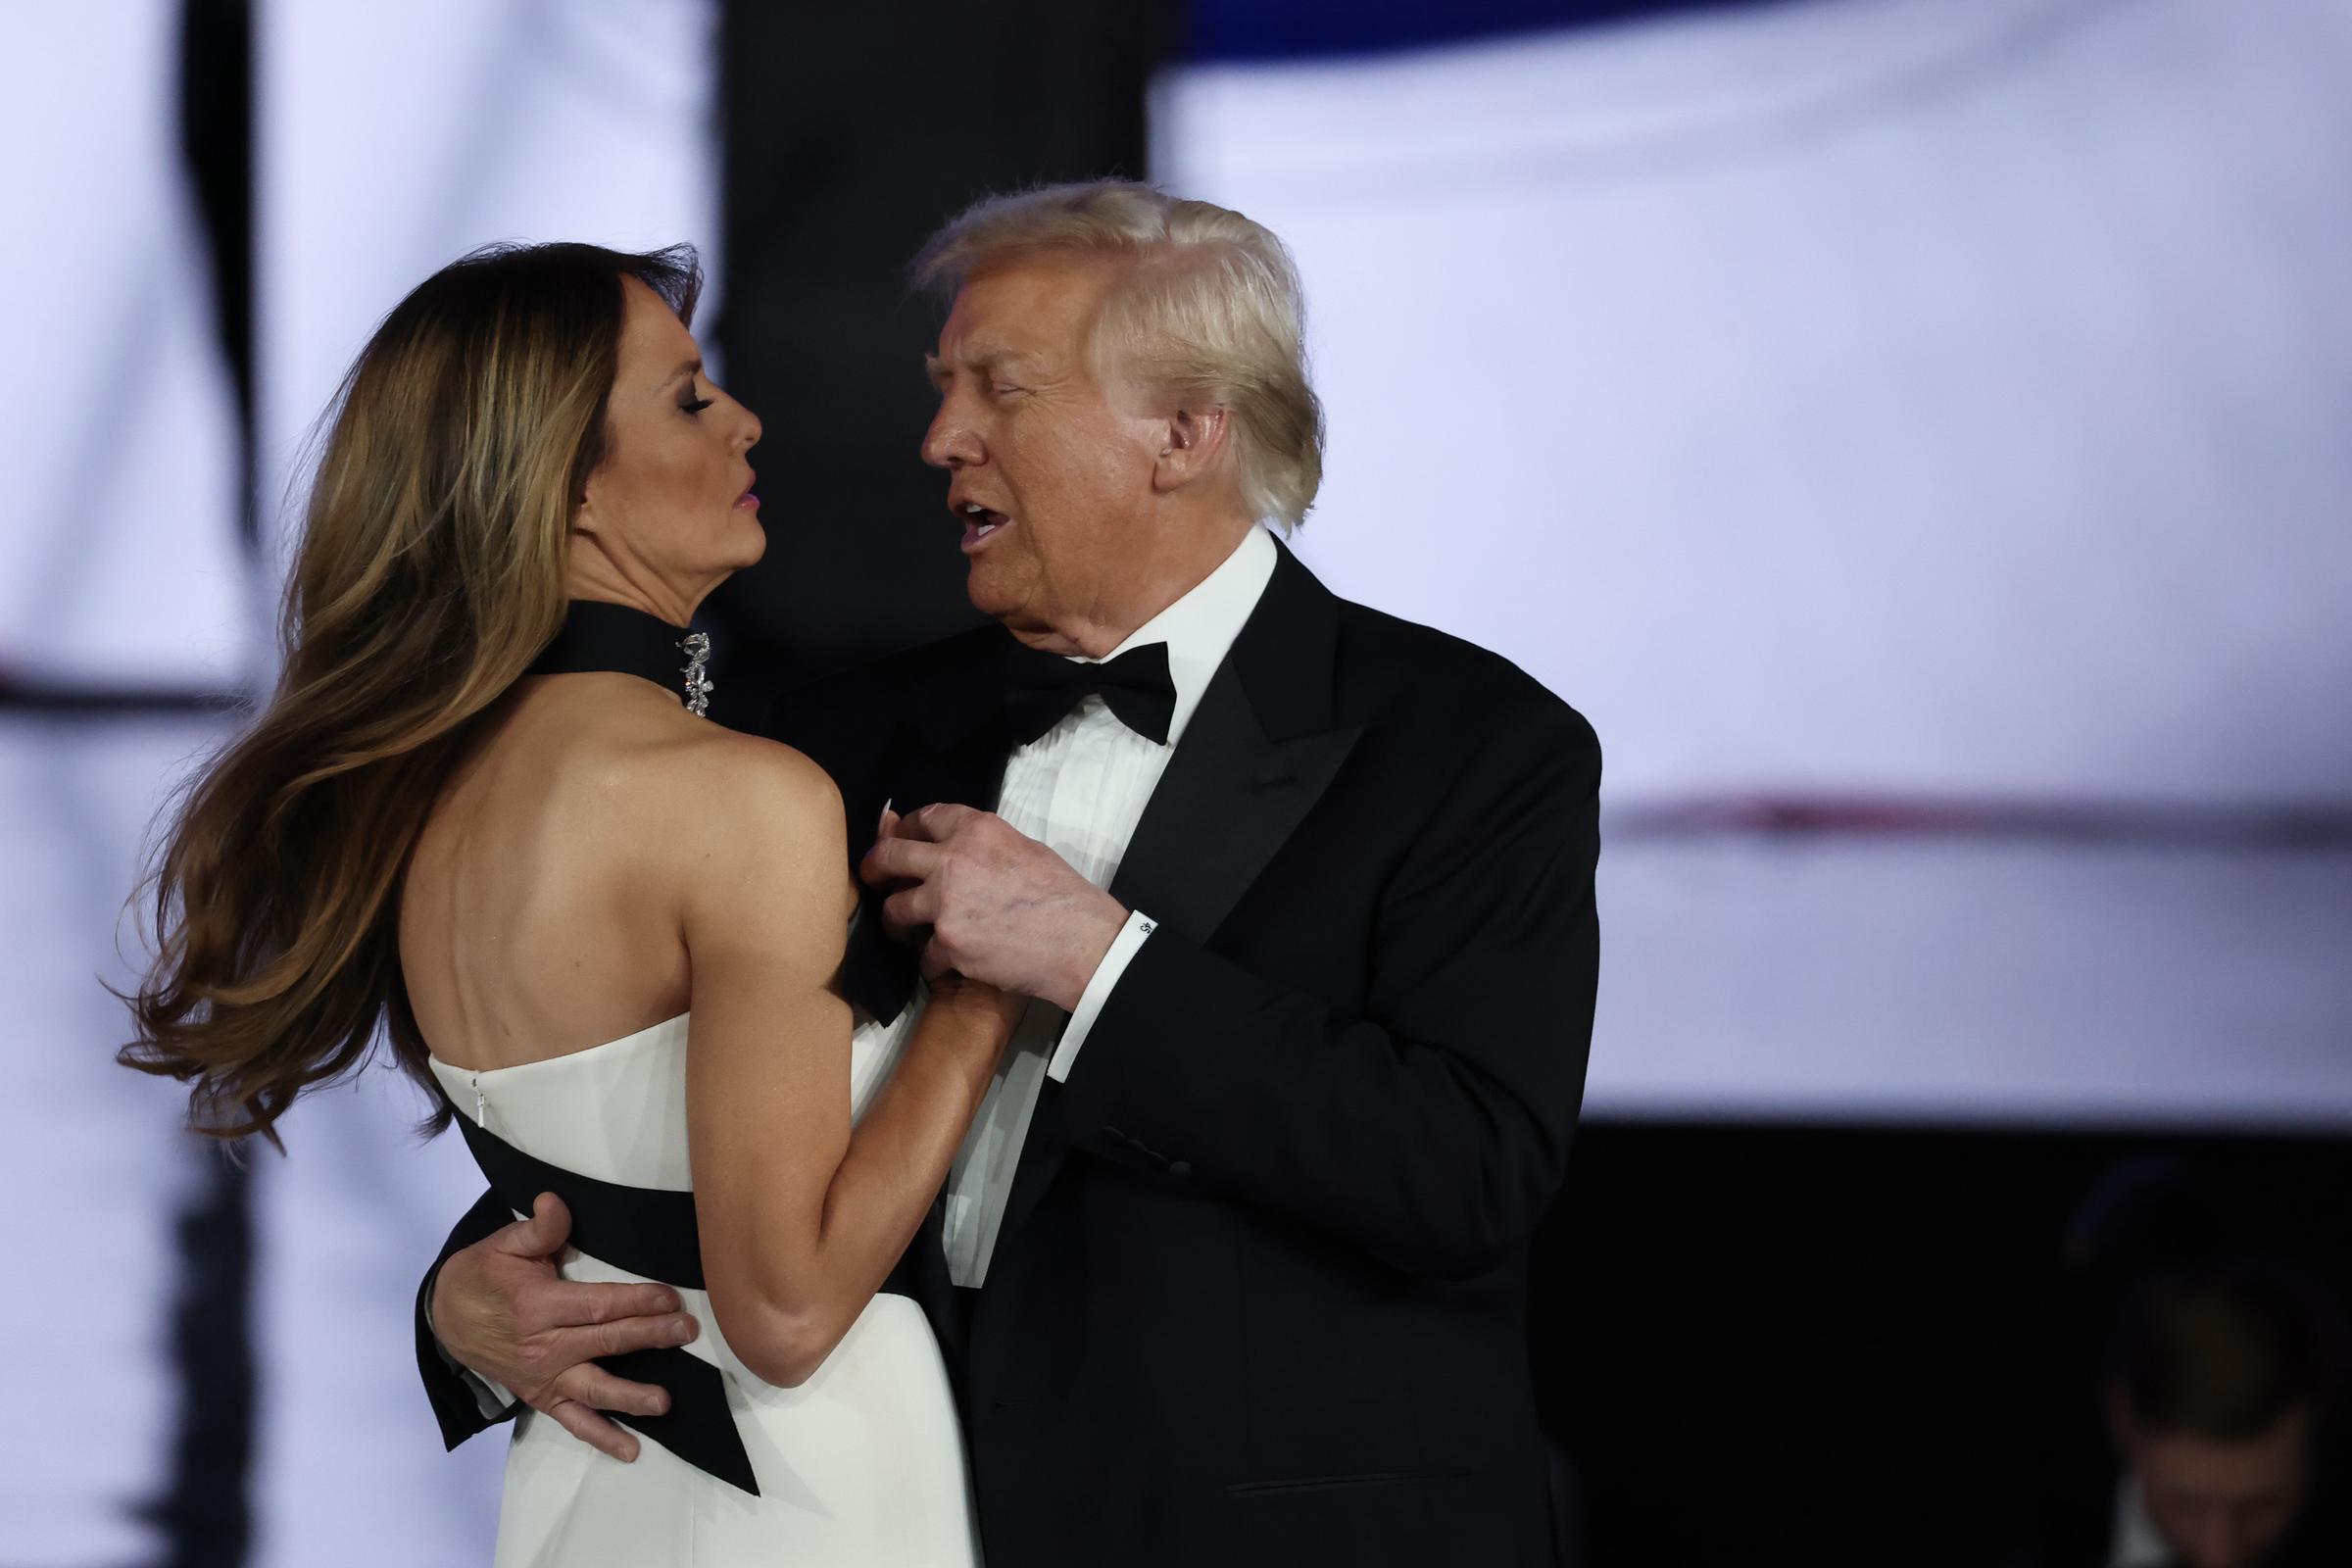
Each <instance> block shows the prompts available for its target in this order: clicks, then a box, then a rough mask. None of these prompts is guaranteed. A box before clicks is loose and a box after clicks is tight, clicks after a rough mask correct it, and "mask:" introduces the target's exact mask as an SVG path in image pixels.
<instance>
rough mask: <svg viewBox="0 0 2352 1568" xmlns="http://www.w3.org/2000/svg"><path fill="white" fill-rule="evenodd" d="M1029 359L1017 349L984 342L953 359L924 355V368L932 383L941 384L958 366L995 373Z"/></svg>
mask: <svg viewBox="0 0 2352 1568" xmlns="http://www.w3.org/2000/svg"><path fill="white" fill-rule="evenodd" d="M1027 359H1028V356H1026V355H1024V354H1022V353H1021V352H1020V351H1019V350H1017V349H1010V348H1005V347H1002V346H999V345H997V344H982V345H979V346H976V347H973V348H968V349H965V350H964V351H963V352H962V353H960V354H957V355H956V356H955V358H954V359H952V360H946V359H942V358H940V357H939V356H938V355H936V354H926V355H924V356H923V370H924V372H925V373H926V374H928V375H929V376H930V377H931V384H932V385H933V386H939V385H942V384H943V383H945V382H946V380H947V378H948V376H949V375H950V374H951V373H952V372H953V371H954V370H955V368H956V367H958V366H961V367H963V368H968V369H973V370H978V371H980V372H981V373H982V374H984V375H985V374H993V373H994V372H996V371H998V370H1001V369H1004V368H1005V367H1007V366H1013V367H1018V366H1021V365H1023V364H1025V363H1026V362H1027Z"/></svg>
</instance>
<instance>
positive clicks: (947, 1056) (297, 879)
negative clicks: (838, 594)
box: [123, 245, 1021, 1568]
mask: <svg viewBox="0 0 2352 1568" xmlns="http://www.w3.org/2000/svg"><path fill="white" fill-rule="evenodd" d="M697 281H698V279H697V275H696V273H695V270H694V266H693V258H692V255H691V253H689V252H682V251H679V252H662V253H656V254H654V255H650V256H633V255H625V254H619V253H614V252H609V251H604V250H600V249H597V248H594V247H589V246H573V245H558V246H536V247H521V248H501V249H497V250H493V251H489V252H483V253H477V254H476V255H475V256H472V257H468V258H466V260H465V261H463V262H460V263H458V264H456V265H454V266H452V267H450V268H447V269H445V270H442V271H441V272H439V273H436V274H435V275H434V276H433V277H432V278H430V279H428V280H427V281H426V282H425V283H424V284H423V285H421V286H420V287H419V288H418V289H417V291H416V292H415V293H414V294H412V295H411V296H410V297H409V299H407V300H406V301H404V302H403V303H402V304H401V305H400V306H399V307H398V308H397V309H396V310H395V311H394V312H393V313H392V314H391V316H390V317H388V318H387V319H386V320H385V322H384V323H383V325H382V326H381V327H380V328H379V329H378V331H377V332H376V334H375V336H374V337H373V338H372V339H371V340H370V342H369V344H368V348H367V349H366V351H365V352H364V353H363V354H362V356H361V358H360V360H359V363H358V364H357V365H356V366H355V367H354V368H353V371H352V374H351V376H350V377H349V378H348V380H347V381H346V383H345V387H344V391H343V396H342V400H341V406H340V408H339V410H338V411H337V414H336V417H335V420H334V423H333V425H332V427H331V430H330V433H329V435H328V437H327V440H326V444H325V446H324V449H323V452H322V456H321V458H320V462H319V473H318V476H317V480H316V483H315V486H314V490H313V495H312V500H311V506H310V514H309V519H308V525H307V527H306V530H305V534H304V538H303V542H302V547H301V552H300V555H299V557H298V560H297V562H296V565H295V570H294V574H293V579H292V581H291V583H290V586H289V593H288V600H287V609H286V623H285V640H286V664H285V674H284V677H283V680H282V682H281V685H280V687H279V689H278V691H277V692H276V693H275V695H274V696H273V698H272V699H271V701H270V704H269V706H268V707H267V708H266V709H265V711H263V712H262V713H261V715H260V716H259V718H258V719H257V720H256V722H255V723H254V725H253V726H252V727H251V728H250V729H249V730H248V731H247V732H246V733H245V734H243V735H242V736H241V737H239V738H238V739H237V740H236V741H234V742H233V743H231V745H230V746H229V747H228V748H227V749H226V750H224V751H223V753H222V754H221V756H220V757H219V758H217V759H215V760H214V761H213V762H212V763H211V765H210V766H208V767H207V768H206V769H205V770H203V772H202V773H201V774H200V775H199V776H198V778H197V780H196V781H195V783H194V785H193V786H192V788H191V791H190V793H189V795H188V797H187V799H186V802H185V806H184V809H183V810H182V812H181V814H180V816H179V818H178V820H177V822H176V823H175V824H174V827H173V830H172V834H171V836H170V838H169V839H168V841H167V843H166V845H165V849H164V854H163V856H162V858H161V859H160V861H159V863H158V867H157V875H156V891H155V908H156V930H157V937H158V956H157V959H156V963H155V965H154V968H153V969H152V971H151V972H150V974H149V976H148V978H147V980H146V982H145V983H144V984H143V985H142V987H141V989H140V990H139V992H138V994H137V995H136V996H135V997H133V998H132V999H131V1001H132V1006H133V1013H134V1018H135V1021H136V1025H137V1038H136V1039H135V1040H134V1041H133V1043H132V1044H131V1045H129V1046H128V1047H126V1048H125V1049H124V1052H123V1057H124V1059H125V1060H126V1061H127V1062H129V1063H130V1064H132V1065H134V1066H137V1067H140V1068H142V1069H144V1070H147V1071H152V1072H163V1073H170V1074H172V1075H173V1076H176V1077H179V1078H181V1079H183V1080H185V1081H187V1082H189V1083H190V1084H191V1085H192V1096H193V1105H194V1118H195V1121H196V1124H197V1125H198V1126H199V1127H201V1128H203V1129H204V1130H206V1131H209V1132H213V1133H216V1134H218V1135H221V1136H223V1137H243V1136H248V1135H251V1134H256V1133H259V1134H261V1135H263V1136H265V1137H273V1134H272V1133H271V1127H272V1124H273V1123H274V1121H275V1119H276V1117H277V1116H278V1115H279V1114H281V1113H282V1112H283V1111H284V1109H285V1108H286V1106H287V1105H288V1104H289V1103H291V1101H292V1100H293V1099H294V1097H295V1096H296V1095H297V1094H299V1093H300V1092H301V1091H302V1090H304V1089H306V1088H309V1087H311V1086H312V1085H314V1084H316V1083H319V1082H322V1081H325V1080H327V1079H330V1078H332V1077H334V1076H336V1075H337V1074H340V1073H342V1072H344V1071H347V1070H349V1069H350V1068H352V1067H353V1066H354V1065H356V1064H357V1063H358V1062H359V1061H360V1060H361V1059H363V1057H364V1056H365V1054H366V1053H367V1050H368V1044H369V1041H370V1039H371V1037H372V1036H373V1035H374V1033H375V1032H376V1030H377V1029H378V1027H379V1026H380V1027H381V1028H382V1029H383V1031H384V1033H385V1034H386V1035H387V1036H388V1038H389V1040H390V1042H391V1044H392V1047H393V1050H394V1052H395V1054H396V1055H397V1057H398V1058H399V1060H400V1061H401V1063H402V1065H404V1066H405V1067H406V1068H408V1069H409V1070H410V1071H411V1072H412V1073H414V1074H415V1075H416V1076H417V1078H418V1079H419V1080H420V1081H421V1082H423V1083H425V1084H426V1085H428V1086H429V1087H430V1088H431V1089H432V1090H433V1091H434V1093H435V1095H436V1098H438V1099H440V1100H441V1101H442V1109H441V1119H442V1120H443V1121H445V1122H446V1121H447V1120H448V1119H450V1118H452V1117H455V1118H456V1119H458V1120H459V1122H460V1124H461V1126H462V1128H463V1130H464V1133H465V1136H466V1141H467V1143H468V1144H469V1146H470V1147H471V1148H472V1149H473V1152H474V1153H475V1156H476V1158H477V1159H478V1160H479V1161H480V1162H481V1164H482V1166H483V1169H484V1171H485V1173H486V1174H488V1176H489V1177H490V1180H491V1185H492V1187H493V1188H494V1190H496V1191H497V1192H498V1193H499V1195H500V1197H501V1198H502V1200H504V1201H507V1202H508V1203H509V1205H510V1206H512V1207H514V1208H515V1210H516V1212H517V1213H518V1214H520V1213H524V1212H527V1211H529V1210H530V1209H531V1208H532V1206H533V1203H534V1201H535V1200H536V1198H537V1195H538V1194H540V1193H542V1192H554V1193H557V1194H558V1195H560V1196H561V1197H562V1198H563V1200H564V1202H565V1203H566V1205H567V1206H568V1208H569V1210H570V1215H571V1225H572V1230H571V1240H572V1243H573V1245H574V1248H575V1250H574V1251H573V1252H572V1253H570V1254H569V1255H568V1259H567V1262H566V1264H565V1266H564V1272H565V1273H566V1275H568V1276H569V1277H572V1278H576V1279H581V1280H600V1281H610V1280H621V1281H629V1280H644V1281H659V1282H662V1284H665V1285H668V1286H671V1287H674V1288H676V1290H677V1294H678V1295H679V1297H680V1298H681V1299H682V1300H683V1303H684V1306H685V1310H686V1311H687V1312H688V1313H689V1314H691V1316H692V1317H693V1318H694V1319H696V1320H698V1321H699V1323H700V1325H701V1333H700V1337H699V1338H697V1339H695V1340H694V1341H693V1343H691V1344H688V1345H685V1346H683V1347H682V1348H664V1349H661V1350H656V1351H645V1352H638V1354H637V1356H636V1357H634V1358H631V1359H630V1360H629V1361H628V1363H627V1364H625V1365H623V1364H620V1363H617V1362H614V1363H608V1365H607V1367H606V1368H605V1369H602V1370H598V1369H595V1368H589V1369H586V1370H587V1372H588V1375H589V1376H591V1377H592V1378H600V1379H606V1380H608V1381H607V1383H606V1384H605V1387H606V1388H608V1389H610V1390H613V1391H618V1390H620V1389H621V1388H622V1387H623V1385H622V1384H621V1383H620V1381H619V1379H621V1378H623V1377H626V1378H629V1379H632V1380H640V1381H643V1382H646V1383H651V1384H658V1385H660V1386H661V1387H662V1388H663V1389H664V1390H666V1400H665V1402H666V1406H667V1407H666V1408H653V1407H638V1408H637V1409H636V1410H635V1413H634V1414H633V1415H632V1416H631V1417H629V1419H631V1420H632V1422H633V1424H634V1425H635V1426H636V1428H637V1430H638V1432H640V1433H641V1434H642V1435H643V1437H644V1439H645V1440H646V1441H644V1442H642V1443H639V1442H637V1441H636V1440H635V1439H631V1438H626V1437H622V1438H621V1439H620V1440H619V1441H618V1443H617V1444H613V1445H611V1446H616V1447H620V1448H622V1449H624V1450H625V1451H626V1453H627V1455H628V1462H625V1463H624V1462H621V1461H620V1459H619V1458H616V1457H614V1456H613V1455H611V1454H608V1453H603V1452H599V1451H598V1450H597V1449H596V1448H594V1447H591V1446H589V1445H588V1444H586V1443H583V1442H582V1441H580V1439H579V1438H578V1437H576V1436H574V1435H573V1430H584V1428H582V1427H580V1426H579V1421H580V1419H581V1417H582V1416H583V1415H584V1414H585V1412H584V1411H583V1410H581V1409H579V1408H577V1407H574V1408H573V1409H570V1410H566V1409H564V1401H563V1400H561V1399H554V1398H546V1397H541V1398H538V1399H536V1400H535V1401H534V1402H535V1403H536V1404H537V1405H538V1408H535V1409H533V1410H530V1411H526V1412H525V1414H524V1415H523V1417H522V1419H521V1421H520V1423H519V1424H518V1426H517V1429H516V1432H515V1442H514V1446H513V1448H512V1451H511V1455H510V1458H509V1462H508V1469H507V1486H506V1496H505V1502H504V1507H503V1510H502V1514H501V1519H500V1526H499V1540H498V1547H497V1561H498V1562H499V1563H500V1564H501V1565H521V1564H534V1565H536V1564H546V1565H554V1564H566V1565H574V1568H600V1565H604V1564H621V1563H630V1564H639V1563H663V1564H734V1563H744V1564H749V1563H761V1564H769V1563H793V1564H815V1563H843V1564H849V1563H856V1564H866V1565H886V1564H909V1565H911V1564H943V1565H944V1564H965V1563H971V1562H976V1561H977V1560H978V1548H977V1544H976V1537H975V1533H974V1529H973V1522H972V1517H971V1506H970V1502H969V1493H968V1489H967V1487H966V1484H965V1465H964V1458H963V1452H962V1446H961V1439H960V1436H959V1433H958V1430H957V1425H956V1412H955V1405H954V1401H953V1397H952V1396H951V1393H950V1389H949V1385H948V1380H947V1375H946V1372H945V1370H944V1368H943V1366H942V1363H941V1359H940V1354H939V1350H938V1348H937V1346H936V1344H935V1343H934V1342H933V1339H932V1336H931V1333H930V1330H929V1328H928V1326H927V1324H926V1323H925V1321H924V1318H923V1316H922V1313H921V1311H920V1309H919V1308H918V1307H916V1305H915V1304H914V1303H913V1302H912V1301H910V1300H908V1299H904V1298H901V1297H895V1296H889V1295H878V1294H877V1292H878V1290H879V1288H880V1286H881V1285H882V1283H883V1281H884V1278H885V1276H886V1275H887V1274H888V1272H889V1271H890V1268H891V1266H892V1264H893V1263H894V1262H895V1261H896V1260H897V1258H898V1256H899V1254H900V1252H901V1251H902V1250H904V1249H905V1247H906V1245H907V1241H908V1239H909V1238H910V1237H911V1236H912V1235H913V1233H914V1231H915V1228H916V1226H917V1224H918V1223H919V1222H920V1220H921V1218H922V1215H923V1213H924V1212H925V1210H926V1209H927V1207H928V1206H929V1204H930V1201H931V1200H932V1197H933V1195H934V1194H935V1193H936V1192H937V1191H938V1189H939V1187H940V1185H941V1182H942V1180H943V1179H944V1177H945V1174H946V1172H947V1169H948V1165H949V1162H950V1160H951V1159H952V1157H953V1155H954V1153H955V1151H956V1146H957V1144H958V1143H959V1142H960V1140H961V1138H962V1136H963V1133H964V1131H965V1128H966V1126H967V1125H968V1123H969V1121H970V1119H971V1116H972V1113H973V1110H974V1108H975V1107H976V1106H977V1104H978V1103H979V1100H980V1097H981V1093H982V1091H983V1090H984V1089H985V1088H986V1086H987V1083H988V1081H989V1078H990V1076H991V1074H992V1072H993V1070H994V1068H995V1066H996V1063H997V1059H998V1057H999V1055H1000V1054H1001V1052H1002V1050H1003V1048H1004V1045H1005V1040H1006V1039H1007V1038H1008V1037H1009V1035H1010V1033H1011V1031H1012V1027H1013V1025H1014V1023H1015V1022H1016V1021H1017V1019H1018V1016H1019V1011H1020V1006H1021V1003H1020V999H1017V998H1011V997H1007V996H1005V995H1003V994H1001V993H998V992H996V991H994V990H992V989H990V988H987V987H983V986H978V985H975V984H972V983H970V982H966V981H963V980H962V979H961V978H960V977H958V976H956V975H954V974H945V975H941V976H938V977H937V978H936V979H935V980H934V983H933V986H932V989H931V997H930V1002H929V1005H928V1006H927V1007H926V1008H925V1009H924V1011H923V1012H922V1014H921V1016H920V1020H919V1022H917V1023H916V1025H915V1026H914V1029H913V1031H912V1034H911V1037H910V1038H908V1039H907V1044H906V1046H905V1048H904V1050H903V1052H902V1054H901V1055H900V1056H899V1059H897V1060H895V1061H885V1060H878V1059H858V1057H857V1056H854V1054H853V1052H852V1045H851V1041H852V1029H851V1024H852V1019H851V1014H850V1009H849V1007H848V1005H846V1004H845V1003H844V1002H843V1001H842V1000H841V998H840V997H839V995H838V994H837V992H836V990H835V988H834V985H833V981H834V976H835V972H836V970H837V969H838V966H839V964H840V961H841V956H842V953H843V948H844V938H845V932H846V926H847V922H848V920H849V917H850V914H851V911H852V909H853V907H854V903H855V896H854V885H853V883H852V881H851V878H850V873H849V867H848V857H847V849H846V840H847V833H846V829H845V824H844V823H843V822H842V820H841V806H840V799H839V796H838V794H837V793H836V792H835V791H834V789H833V786H832V783H831V781H830V780H829V779H827V778H826V777H825V775H824V774H823V773H822V772H821V771H820V770H818V769H817V768H816V767H815V765H814V764H812V763H810V762H809V760H807V759H805V758H803V757H801V756H799V755H798V754H796V753H793V752H791V751H789V750H787V749H786V748H784V747H781V746H778V745H776V744H774V743H772V742H768V741H764V740H760V739H756V738H753V737H750V736H745V735H740V734H736V733H733V732H731V731H728V730H725V729H722V728H720V727H718V726H717V725H714V724H711V723H710V722H709V721H708V720H707V719H705V718H704V717H702V716H701V714H702V711H703V709H704V706H705V699H706V697H707V695H708V692H709V689H710V688H709V683H708V682H707V681H706V680H705V679H704V678H703V673H702V670H703V655H704V654H705V652H706V651H707V647H708V645H707V642H706V641H705V640H703V639H702V638H700V637H699V636H697V635H693V634H689V633H687V632H686V631H685V630H684V627H685V626H686V624H687V623H688V621H689V620H691V618H692V616H693V613H694V611H695V608H696V606H697V605H699V604H700V603H701V601H702V599H703V598H704V596H705V595H707V594H708V593H709V592H710V591H711V588H713V587H715V586H716V585H717V584H718V583H719V582H720V581H721V580H723V579H724V578H725V577H726V576H727V574H728V573H729V572H731V571H733V570H735V569H737V568H739V567H741V566H744V565H748V564H751V563H752V562H755V561H757V560H759V559H760V554H761V552H762V550H763V548H764V545H765V536H764V534H763V532H762V530H761V528H760V520H759V503H758V501H757V499H756V498H754V497H753V495H752V494H751V481H752V473H751V468H750V466H749V464H748V463H747V461H746V458H745V454H746V453H747V452H749V451H750V449H751V448H752V446H753V445H754V444H755V443H756V442H757V441H758V440H759V438H760V423H759V420H758V419H757V418H755V417H753V416H752V415H751V414H750V413H749V411H747V410H745V409H744V408H742V407H741V406H740V405H739V404H737V403H735V402H734V401H733V400H732V399H730V398H729V397H727V395H726V394H725V393H724V392H723V391H721V390H720V389H718V388H717V387H716V386H715V385H713V384H712V383H711V381H710V379H709V377H708V376H707V375H705V374H704V373H703V368H702V365H701V356H700V354H699V353H698V352H697V350H696V348H695V344H694V340H693V338H692V336H691V334H690V333H689V331H688V322H689V321H690V319H691V316H692V310H693V303H694V295H695V290H696V284H697ZM583 1397H586V1398H588V1399H589V1400H591V1401H592V1402H611V1403H613V1404H614V1405H615V1406H617V1407H619V1408H622V1409H628V1408H630V1403H629V1399H628V1397H623V1396H621V1395H619V1394H618V1393H617V1392H616V1393H615V1395H614V1397H613V1399H612V1400H610V1401H604V1400H600V1399H598V1398H597V1393H596V1388H595V1386H594V1385H591V1386H590V1387H589V1389H588V1390H587V1391H586V1393H585V1394H584V1395H583ZM551 1417H552V1418H551ZM567 1427H569V1428H572V1429H573V1430H567Z"/></svg>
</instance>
